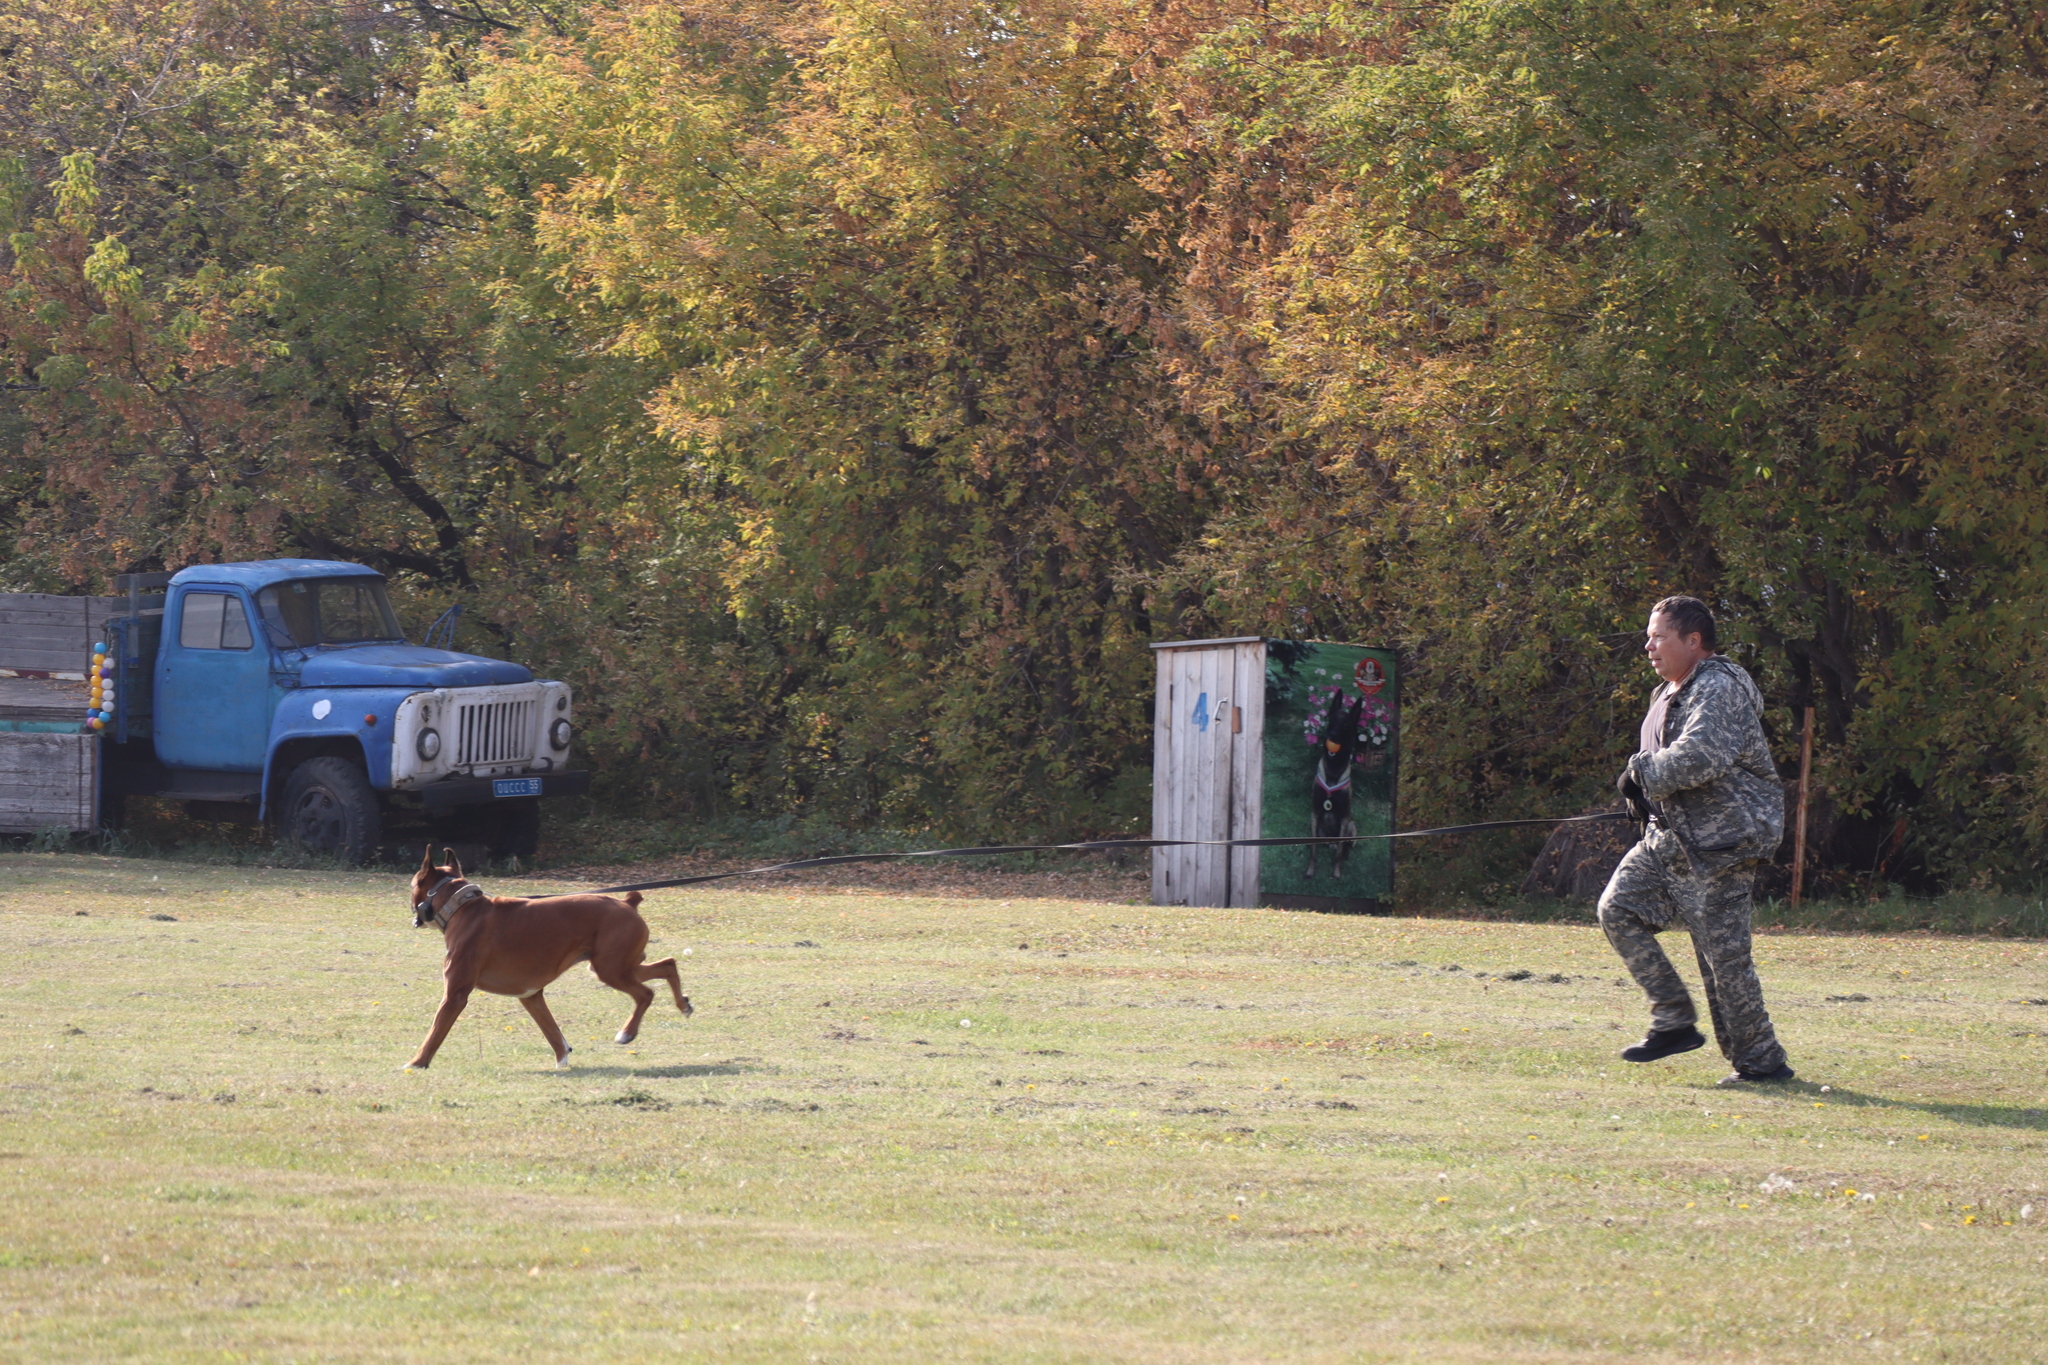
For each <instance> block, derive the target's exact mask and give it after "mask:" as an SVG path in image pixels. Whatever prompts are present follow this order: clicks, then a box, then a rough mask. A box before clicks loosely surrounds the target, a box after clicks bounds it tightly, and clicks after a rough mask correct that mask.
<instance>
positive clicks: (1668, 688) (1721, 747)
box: [1628, 655, 1785, 872]
mask: <svg viewBox="0 0 2048 1365" xmlns="http://www.w3.org/2000/svg"><path fill="white" fill-rule="evenodd" d="M1666 693H1669V694H1670V703H1669V708H1668V709H1667V711H1666V712H1665V716H1664V747H1663V748H1661V749H1659V750H1658V751H1657V752H1656V753H1654V754H1652V753H1638V754H1637V755H1636V756H1635V757H1634V758H1631V759H1630V760H1629V761H1628V770H1629V772H1630V773H1631V774H1632V775H1633V776H1634V777H1635V779H1636V781H1638V782H1640V783H1641V784H1642V786H1643V791H1644V792H1645V793H1647V794H1648V796H1649V798H1650V799H1651V800H1652V801H1655V802H1657V803H1658V823H1659V824H1661V825H1662V826H1663V827H1664V830H1665V831H1666V832H1668V834H1669V835H1675V836H1677V840H1678V842H1679V844H1680V846H1681V850H1682V856H1681V859H1680V865H1679V867H1678V868H1675V869H1674V870H1690V871H1693V872H1712V871H1717V870H1719V869H1721V868H1724V867H1729V866H1732V865H1733V864H1735V863H1738V862H1742V861H1744V860H1746V859H1750V858H1768V857H1770V856H1771V854H1772V853H1773V852H1775V851H1776V849H1777V847H1778V842H1779V840H1780V839H1782V838H1783V837H1784V833H1785V788H1784V785H1783V784H1782V783H1781V782H1780V781H1779V780H1778V768H1777V765H1776V764H1775V763H1773V762H1772V761H1771V748H1770V745H1769V743H1768V742H1767V741H1766V740H1765V739H1764V727H1763V712H1764V699H1763V694H1762V693H1760V692H1758V691H1757V690H1756V684H1755V683H1754V682H1752V681H1750V677H1749V674H1748V673H1746V672H1744V671H1743V670H1742V668H1741V667H1740V666H1738V665H1737V664H1735V663H1733V662H1731V661H1730V660H1727V659H1724V658H1722V657H1721V656H1719V655H1712V656H1710V657H1708V658H1705V659H1702V660H1701V661H1700V665H1699V667H1698V668H1696V669H1694V670H1693V674H1692V676H1691V677H1690V678H1687V679H1686V680H1685V682H1683V683H1682V684H1680V685H1678V686H1677V688H1676V689H1675V690H1674V689H1673V686H1672V684H1670V683H1665V684H1664V685H1663V686H1662V687H1660V688H1658V689H1657V691H1656V692H1655V693H1653V694H1652V697H1651V700H1652V704H1653V705H1654V704H1655V701H1656V699H1657V698H1658V697H1662V696H1664V695H1665V694H1666ZM1655 842H1659V843H1661V842H1663V840H1655ZM1686 863H1690V864H1691V867H1690V868H1689V869H1687V868H1685V866H1684V864H1686Z"/></svg>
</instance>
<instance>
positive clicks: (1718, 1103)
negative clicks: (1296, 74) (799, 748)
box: [0, 854, 2048, 1362]
mask: <svg viewBox="0 0 2048 1365" xmlns="http://www.w3.org/2000/svg"><path fill="white" fill-rule="evenodd" d="M648 918H649V921H650V923H651V924H652V925H653V926H654V930H655V934H656V936H657V938H659V939H660V940H661V943H660V945H659V951H660V952H662V953H675V954H677V955H678V956H679V957H680V958H681V960H682V962H683V963H684V967H685V988H686V989H687V990H688V991H689V992H690V993H691V995H692V997H693V998H694V999H695V1001H696V1002H697V1004H698V1006H699V1009H700V1013H699V1015H698V1016H697V1018H696V1019H694V1020H690V1021H684V1020H682V1019H679V1018H676V1017H674V1016H673V1015H672V1014H671V1015H670V1016H669V1017H662V1016H660V1015H659V1014H653V1013H651V1014H650V1015H649V1025H648V1027H647V1029H646V1031H645V1032H644V1033H643V1034H642V1037H641V1039H640V1041H639V1042H638V1043H636V1044H634V1045H633V1046H631V1047H630V1048H619V1047H616V1046H614V1045H613V1044H611V1043H610V1042H609V1041H607V1040H608V1039H609V1038H610V1036H611V1034H612V1032H613V1031H614V1030H615V1029H616V1028H617V1027H618V1024H619V1022H620V1020H621V1019H622V1018H623V1017H624V1015H625V1013H626V1009H625V1003H626V1002H625V1001H624V1000H623V998H622V997H620V996H618V995H617V994H616V993H615V992H612V991H609V990H607V989H605V988H604V987H602V986H600V985H598V984H597V983H596V982H594V981H592V980H589V979H588V978H587V977H585V976H584V975H583V974H581V973H577V974H574V975H572V976H571V977H569V978H567V979H565V980H564V981H563V982H562V983H560V985H558V986H557V987H556V988H555V989H554V990H553V991H551V992H550V999H551V1000H552V1001H553V1003H554V1008H555V1012H556V1015H557V1017H558V1018H560V1019H561V1021H562V1023H563V1025H564V1028H565V1029H566V1030H567V1032H568V1034H569V1037H570V1041H571V1042H572V1043H573V1044H574V1045H575V1046H576V1048H577V1052H576V1054H575V1060H576V1061H578V1062H579V1063H582V1065H581V1066H580V1067H579V1068H578V1069H577V1070H575V1071H572V1072H568V1073H556V1072H554V1071H552V1070H551V1069H550V1066H549V1063H550V1058H549V1056H548V1053H547V1049H546V1047H545V1045H544V1044H543V1043H542V1041H541V1040H540V1037H539V1035H538V1033H537V1032H536V1031H535V1030H534V1029H533V1027H532V1025H531V1023H530V1022H529V1021H528V1020H527V1018H526V1016H525V1013H524V1012H523V1011H522V1010H520V1009H519V1008H518V1006H517V1005H516V1004H515V1003H513V1002H511V1001H506V1000H498V999H495V998H487V999H483V1000H480V1001H479V1002H478V1003H476V1004H474V1005H472V1007H471V1009H470V1012H469V1014H468V1015H467V1016H466V1017H465V1018H464V1019H463V1021H462V1022H461V1024H459V1025H458V1026H457V1029H456V1032H455V1033H454V1035H453V1036H452V1038H451V1039H450V1041H449V1043H448V1046H447V1047H446V1048H445V1049H444V1050H443V1052H442V1054H441V1057H440V1058H439V1059H438V1060H437V1062H436V1064H435V1067H434V1069H433V1070H432V1071H431V1072H428V1073H425V1074H424V1075H419V1074H412V1075H407V1074H403V1073H401V1072H400V1071H399V1070H398V1067H399V1066H400V1065H401V1064H402V1063H403V1062H404V1061H405V1060H406V1059H407V1058H408V1057H409V1056H410V1055H411V1053H412V1050H413V1048H414V1046H415V1045H416V1044H417V1042H418V1040H419V1037H420V1035H421V1034H422V1033H423V1032H424V1031H425V1029H426V1026H427V1022H428V1016H429V1014H430V1012H431V1010H432V1007H433V1004H434V1001H435V999H436V998H437V995H438V989H439V987H438V975H439V967H440V951H439V940H438V936H435V935H433V934H431V932H416V931H414V930H413V929H412V928H411V927H410V919H409V917H408V915H407V914H406V911H405V908H404V899H403V894H402V890H401V879H400V877H399V876H398V875H397V874H385V873H375V874H371V873H321V872H306V871H285V870H263V869H254V868H218V867H213V868H209V867H194V866H191V865H185V864H167V863H157V864H153V863H148V862H141V861H136V860H128V859H122V860H107V859H97V858H90V857H79V856H59V855H30V854H23V855H12V856H7V857H0V964H4V965H0V981H4V984H5V985H6V986H7V988H8V989H7V991H6V995H5V997H4V1001H0V1032H4V1033H5V1035H6V1041H7V1044H8V1055H9V1056H11V1057H12V1058H13V1059H14V1060H13V1062H12V1063H11V1064H10V1066H9V1068H8V1072H7V1075H6V1076H5V1077H4V1086H0V1199H4V1203H0V1342H4V1343H5V1346H6V1351H7V1353H8V1354H9V1355H11V1356H13V1357H15V1358H21V1359H35V1360H39V1361H43V1360H51V1361H63V1360H80V1361H86V1360H90V1361H102V1360H122V1359H137V1360H144V1359H146V1360H151V1361H156V1360H185V1359H190V1360H220V1359H224V1358H227V1357H228V1356H229V1355H233V1356H238V1357H241V1358H246V1359H262V1360H287V1359H290V1360H316V1359H317V1360H337V1361H355V1360H363V1361H369V1360H391V1359H421V1358H433V1359H436V1360H448V1361H456V1360H482V1359H500V1358H504V1357H506V1356H509V1355H514V1354H517V1355H520V1356H522V1357H524V1358H528V1359H537V1360H564V1361H568V1360H574V1361H605V1360H644V1359H653V1358H682V1359H718V1360H726V1359H731V1360H739V1361H748V1360H759V1361H778V1362H780V1361H808V1360H812V1359H815V1360H819V1361H835V1362H853V1361H876V1362H881V1361H888V1362H897V1361H921V1360H931V1361H946V1362H956V1361H979V1360H988V1361H998V1360H999V1361H1132V1362H1140V1361H1142V1362H1154V1361H1169V1362H1171V1361H1182V1360H1186V1361H1196V1360H1199V1361H1203V1362H1213V1361H1217V1360H1272V1361H1281V1360H1285V1361H1304V1362H1322V1361H1331V1362H1334V1361H1361V1360H1430V1361H1438V1360H1470V1361H1513V1360H1529V1361H1539V1360H1540V1361H1621V1360H1630V1361H1680V1360H1686V1361H1690V1360H1700V1359H1722V1358H1728V1359H1740V1360H1784V1361H1793V1360H1800V1361H1807V1360H1813V1359H1822V1358H1839V1357H1840V1356H1841V1355H1842V1354H1844V1353H1845V1352H1846V1351H1848V1350H1849V1349H1851V1348H1853V1349H1855V1350H1856V1351H1857V1352H1858V1354H1859V1355H1863V1356H1868V1357H1869V1358H1874V1359H1894V1358H1896V1359H1902V1360H1903V1359H1919V1360H1928V1361H1932V1360H1941V1359H1951V1360H1964V1359H1969V1360H1980V1359H1997V1360H2015V1361H2019V1360H2031V1359H2038V1358H2041V1354H2042V1348H2041V1346H2040V1344H2039V1343H2040V1342H2041V1341H2042V1340H2044V1339H2048V1332H2044V1330H2043V1329H2044V1326H2048V1323H2044V1321H2043V1315H2044V1310H2043V1307H2042V1301H2041V1298H2040V1295H2039V1293H2038V1287H2039V1285H2040V1283H2041V1282H2042V1278H2043V1276H2044V1275H2048V1237H2044V1235H2043V1233H2042V1228H2043V1225H2044V1224H2048V1195H2044V1194H2043V1186H2044V1185H2048V1169H2044V1161H2043V1155H2044V1139H2048V1081H2044V1073H2048V1038H2044V1036H2043V1035H2044V1034H2048V1007H2044V1006H2041V1005H2038V1004H2031V1003H2028V1002H2029V1001H2031V1000H2037V999H2042V998H2048V952H2044V946H2043V945H2041V944H2038V943H2032V942H2018V941H1986V940H1956V939H1934V938H1928V937H1893V938H1885V939H1878V938H1846V937H1801V936H1794V935H1784V936H1775V937H1770V938H1766V939H1764V940H1762V941H1761V942H1760V944H1759V957H1760V960H1761V962H1762V964H1763V969H1764V972H1765V980H1766V985H1767V989H1768V990H1769V992H1770V996H1771V999H1772V1001H1773V1004H1774V1007H1775V1009H1776V1012H1777V1015H1778V1018H1779V1021H1780V1025H1781V1030H1782V1032H1783V1033H1784V1035H1785V1037H1786V1040H1787V1043H1788V1046H1789V1047H1790V1048H1791V1050H1792V1053H1793V1060H1794V1063H1795V1065H1797V1066H1798V1067H1799V1068H1800V1070H1801V1074H1802V1077H1804V1078H1808V1079H1803V1080H1802V1082H1801V1083H1799V1084H1798V1085H1796V1086H1793V1087H1789V1088H1786V1089H1783V1090H1778V1091H1770V1092H1765V1093H1756V1094H1749V1093H1744V1094H1731V1093H1730V1092H1727V1091H1721V1090H1717V1089H1715V1088H1713V1086H1712V1082H1713V1080H1714V1079H1716V1078H1717V1077H1718V1075H1719V1074H1720V1070H1721V1068H1720V1067H1719V1066H1717V1065H1716V1064H1715V1061H1714V1059H1713V1058H1712V1056H1711V1054H1710V1053H1695V1054H1692V1055H1691V1056H1689V1057H1685V1058H1679V1059H1675V1060H1674V1061H1672V1062H1669V1063H1665V1064H1662V1065H1659V1066H1655V1067H1649V1068H1637V1067H1628V1066H1626V1065H1624V1064H1622V1063H1620V1062H1619V1061H1618V1060H1616V1058H1615V1056H1614V1054H1615V1051H1616V1049H1617V1048H1619V1047H1620V1046H1621V1045H1622V1044H1624V1043H1626V1042H1628V1041H1631V1040H1632V1039H1633V1037H1635V1036H1636V1035H1637V1034H1638V1032H1639V1030H1640V1028H1641V1025H1642V1010H1641V1005H1640V1002H1639V1000H1638V999H1637V997H1636V994H1635V992H1634V990H1633V988H1631V987H1626V986H1618V985H1617V984H1616V979H1617V978H1618V977H1619V976H1620V970H1619V967H1618V966H1617V964H1615V962H1614V961H1613V959H1612V956H1611V954H1610V952H1609V950H1608V949H1607V946H1606V944H1605V942H1604V941H1603V940H1601V939H1600V938H1599V936H1598V934H1597V931H1594V930H1591V929H1588V928H1586V927H1583V926H1576V925H1515V924H1493V923H1472V922H1464V921H1414V920H1394V919H1387V920H1365V919H1350V918H1337V917H1325V916H1316V915H1302V914H1291V913H1287V912H1281V911H1215V910H1187V909H1159V908H1152V907H1145V906H1129V905H1122V904H1097V903H1089V902H1080V901H1070V900H1069V901H1028V900H1024V899H1022V898H1013V899H1010V900H1008V901H1007V902H1006V901H1005V900H1003V899H1002V898H999V897H990V896H987V895H981V896H976V897H971V898H969V897H962V898H944V897H926V898H911V897H889V896H880V895H873V894H863V895H858V896H849V895H845V894H837V893H824V894H810V893H806V892H804V891H802V890H801V889H799V888H775V889H765V890H752V891H747V890H738V889H726V888H721V889H714V890H711V891H707V892H698V893H691V894H680V893H657V894H656V895H655V896H654V897H653V898H652V899H651V903H650V904H649V906H648ZM1020 944H1022V945H1028V946H1025V947H1021V948H1020V946H1019V945H1020ZM1674 948H1676V949H1678V950H1679V956H1681V957H1683V944H1682V943H1678V944H1674ZM1062 953H1064V954H1066V955H1067V956H1066V957H1065V958H1064V959H1062V958H1061V957H1060V956H1059V955H1060V954H1062ZM1190 974H1196V975H1200V976H1201V977H1202V980H1200V981H1199V982H1195V981H1190V980H1189V979H1188V978H1189V976H1190ZM1219 1006H1221V1008H1219ZM1824 1086H1825V1087H1826V1088H1825V1089H1823V1087H1824Z"/></svg>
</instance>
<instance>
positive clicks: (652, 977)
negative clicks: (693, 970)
mask: <svg viewBox="0 0 2048 1365" xmlns="http://www.w3.org/2000/svg"><path fill="white" fill-rule="evenodd" d="M633 971H634V974H635V975H637V976H638V977H639V978H640V979H641V980H642V981H666V982H668V989H669V994H671V995H673V996H674V997H675V998H676V1008H677V1009H679V1010H681V1011H682V1012H683V1017H684V1018H685V1019H687V1018H689V1017H690V1016H691V1015H692V1014H695V1013H696V1011H695V1010H693V1009H691V1008H690V997H689V996H687V995H684V994H683V979H682V978H681V977H680V976H677V975H676V960H675V959H674V958H672V957H665V958H663V959H662V960H661V961H659V962H647V963H642V964H641V965H640V966H638V967H635V968H634V969H633Z"/></svg>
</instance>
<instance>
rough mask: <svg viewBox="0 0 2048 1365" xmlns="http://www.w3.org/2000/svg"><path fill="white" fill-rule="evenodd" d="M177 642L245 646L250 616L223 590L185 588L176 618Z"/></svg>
mask: <svg viewBox="0 0 2048 1365" xmlns="http://www.w3.org/2000/svg"><path fill="white" fill-rule="evenodd" d="M178 643H179V644H181V645H183V646H184V647H185V648H186V649H247V648H249V646H250V645H251V644H252V643H253V641H252V640H251V639H250V637H249V618H248V616H247V615H246V614H245V613H244V612H243V611H242V604H241V603H240V602H239V601H237V600H236V599H235V598H233V597H230V596H229V595H228V594H226V593H223V592H188V593H186V594H185V610H184V614H183V615H182V616H180V617H179V619H178Z"/></svg>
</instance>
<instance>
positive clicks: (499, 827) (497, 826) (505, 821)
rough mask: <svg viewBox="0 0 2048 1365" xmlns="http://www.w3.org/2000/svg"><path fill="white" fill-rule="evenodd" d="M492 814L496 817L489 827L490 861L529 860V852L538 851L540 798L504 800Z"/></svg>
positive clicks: (531, 855) (527, 861) (531, 857)
mask: <svg viewBox="0 0 2048 1365" xmlns="http://www.w3.org/2000/svg"><path fill="white" fill-rule="evenodd" d="M493 814H495V815H497V816H498V819H497V820H496V821H495V822H494V827H493V829H492V830H491V861H492V862H497V863H502V862H503V861H505V860H506V859H507V858H517V859H519V860H520V861H521V862H525V863H530V862H532V861H533V855H534V854H536V853H538V852H540V802H539V801H519V802H507V803H505V806H504V807H502V808H501V809H499V810H497V811H494V812H493Z"/></svg>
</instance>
